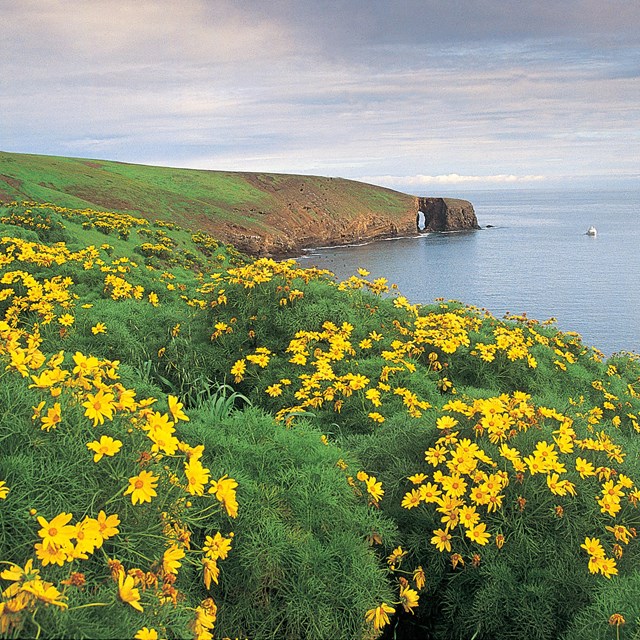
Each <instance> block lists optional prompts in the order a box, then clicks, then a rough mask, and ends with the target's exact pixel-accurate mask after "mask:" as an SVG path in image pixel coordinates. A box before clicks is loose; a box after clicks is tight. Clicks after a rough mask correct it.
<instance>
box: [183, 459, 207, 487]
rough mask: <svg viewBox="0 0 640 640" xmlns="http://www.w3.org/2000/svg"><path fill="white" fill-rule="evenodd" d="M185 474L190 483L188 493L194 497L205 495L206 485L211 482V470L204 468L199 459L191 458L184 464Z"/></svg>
mask: <svg viewBox="0 0 640 640" xmlns="http://www.w3.org/2000/svg"><path fill="white" fill-rule="evenodd" d="M184 473H185V475H186V476H187V480H188V482H189V484H188V486H187V491H188V492H189V493H190V494H191V495H192V496H193V495H196V496H201V495H203V494H204V485H205V484H207V482H209V469H207V468H206V467H203V466H202V463H201V462H200V460H199V459H198V458H191V459H190V460H189V461H188V462H185V464H184Z"/></svg>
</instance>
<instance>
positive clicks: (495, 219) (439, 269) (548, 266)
mask: <svg viewBox="0 0 640 640" xmlns="http://www.w3.org/2000/svg"><path fill="white" fill-rule="evenodd" d="M458 197H461V198H464V199H467V200H470V201H471V202H472V204H473V205H474V208H475V211H476V215H477V217H478V222H479V224H480V226H481V227H482V229H480V230H478V231H464V232H454V233H431V234H425V235H420V236H416V237H408V238H397V239H391V240H381V241H376V242H371V243H368V244H364V245H359V246H348V247H340V248H332V249H317V250H313V251H309V252H306V253H305V254H304V255H303V256H301V258H300V264H301V266H310V265H314V266H318V267H321V268H325V269H329V270H331V271H332V272H333V273H334V274H335V275H336V277H337V278H338V279H340V280H341V279H346V278H348V277H349V276H351V275H354V274H356V270H357V269H358V268H360V267H361V268H364V269H366V270H368V271H369V272H370V273H371V275H370V276H369V278H370V279H372V278H379V277H384V278H387V280H388V281H389V284H392V283H395V284H397V285H398V289H399V290H400V293H401V294H402V295H404V296H406V297H407V298H408V299H409V300H410V301H411V302H412V303H422V304H428V303H431V302H433V301H434V300H435V299H437V298H444V299H445V300H459V301H461V302H464V303H466V304H470V305H474V306H477V307H481V308H485V309H487V310H489V311H490V312H491V313H493V314H494V315H496V316H498V317H501V316H502V315H504V314H505V313H507V312H510V313H514V314H521V313H526V314H527V316H528V317H529V318H534V319H536V320H540V321H542V320H546V319H548V318H555V319H556V325H557V327H558V328H559V329H561V330H562V331H576V332H578V333H580V334H581V335H582V337H583V341H584V342H585V343H586V344H588V345H590V346H594V347H596V348H598V349H600V350H601V351H603V352H604V353H605V354H606V355H611V354H612V353H614V352H618V351H634V352H638V353H640V189H639V190H619V191H602V190H600V191H596V190H593V191H584V190H582V191H576V192H570V191H569V192H567V191H543V190H539V189H528V190H519V189H509V190H506V189H505V190H491V191H477V192H472V193H471V192H465V193H464V194H458ZM591 225H593V226H594V227H595V228H596V230H597V235H596V236H595V237H593V236H589V235H587V234H586V231H587V229H588V228H589V227H590V226H591Z"/></svg>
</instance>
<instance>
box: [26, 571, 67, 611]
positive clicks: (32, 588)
mask: <svg viewBox="0 0 640 640" xmlns="http://www.w3.org/2000/svg"><path fill="white" fill-rule="evenodd" d="M22 590H23V591H26V592H27V593H30V594H31V595H33V596H35V597H36V598H37V599H38V600H42V602H45V603H46V604H55V605H56V606H58V607H60V608H62V609H66V608H67V607H68V606H69V605H67V604H66V602H61V598H63V597H64V596H63V595H62V594H61V593H60V592H59V591H58V590H57V589H56V588H55V587H54V586H53V585H52V584H51V583H50V582H45V581H44V580H40V579H38V578H37V579H35V580H29V581H28V582H25V583H24V584H23V585H22Z"/></svg>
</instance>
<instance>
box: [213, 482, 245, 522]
mask: <svg viewBox="0 0 640 640" xmlns="http://www.w3.org/2000/svg"><path fill="white" fill-rule="evenodd" d="M237 486H238V483H237V482H236V481H235V480H234V479H233V478H228V477H227V474H225V475H223V476H222V478H220V479H219V480H212V481H211V487H209V493H214V494H215V496H216V498H217V499H218V500H219V501H220V502H221V503H222V505H223V506H224V508H225V509H226V510H227V513H228V514H229V515H230V516H231V517H232V518H235V517H236V516H237V515H238V501H237V500H236V491H235V489H236V487H237Z"/></svg>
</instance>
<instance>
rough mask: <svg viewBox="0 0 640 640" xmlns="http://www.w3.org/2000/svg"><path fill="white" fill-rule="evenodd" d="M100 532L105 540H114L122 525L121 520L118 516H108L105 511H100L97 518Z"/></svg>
mask: <svg viewBox="0 0 640 640" xmlns="http://www.w3.org/2000/svg"><path fill="white" fill-rule="evenodd" d="M97 522H98V530H99V532H100V535H101V536H102V537H103V538H104V539H105V540H107V539H109V538H113V536H115V535H116V534H118V533H120V532H119V531H118V525H119V524H120V518H119V517H118V515H117V514H115V513H114V514H112V515H110V516H108V515H107V514H106V513H105V512H104V511H100V513H99V514H98V517H97Z"/></svg>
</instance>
